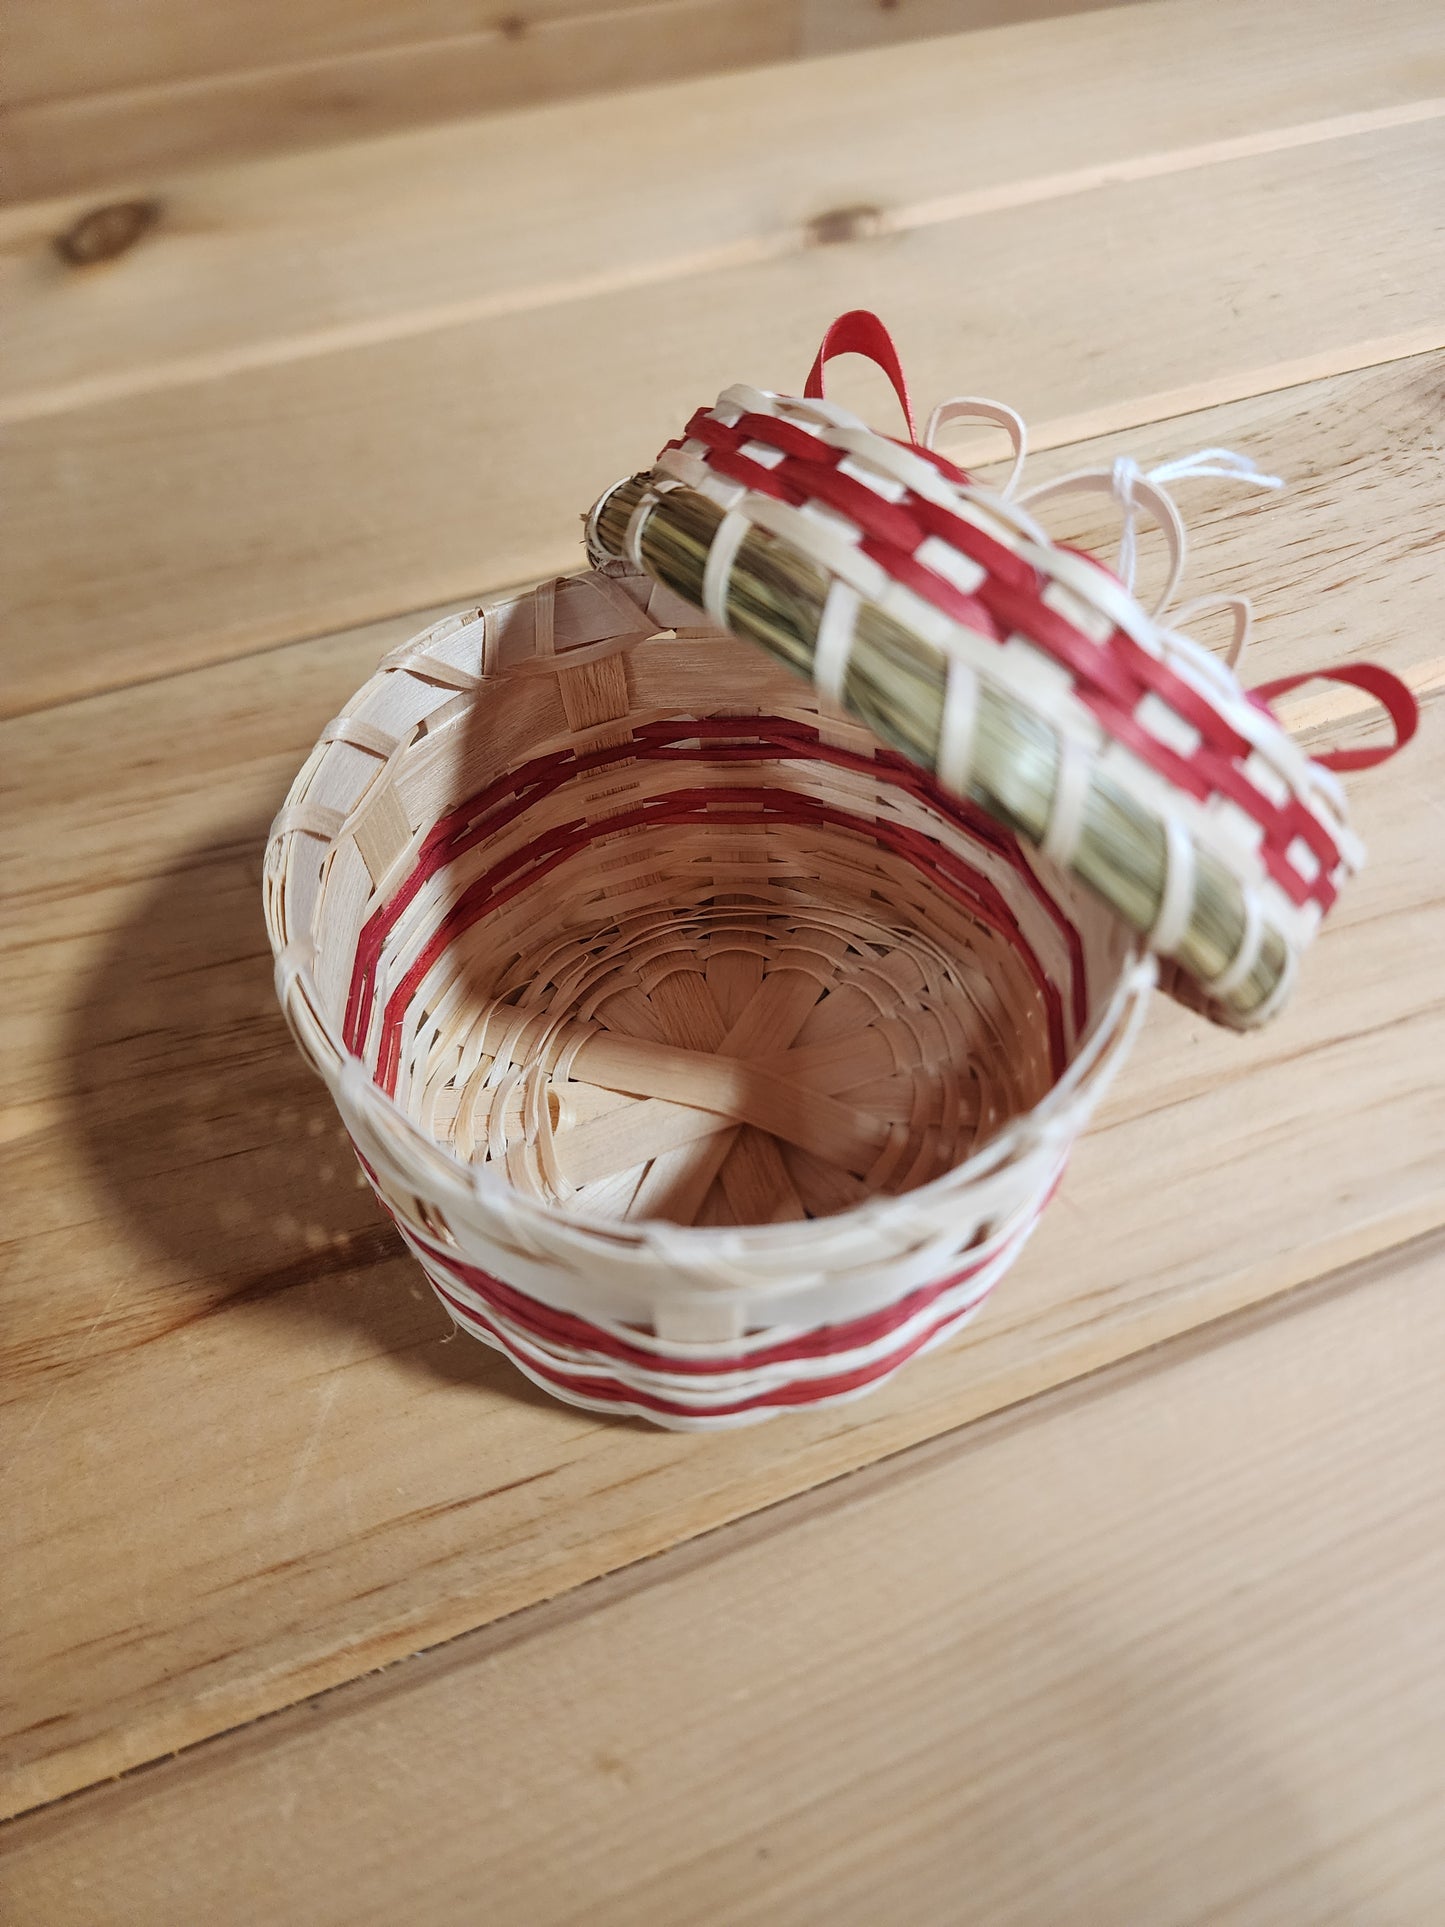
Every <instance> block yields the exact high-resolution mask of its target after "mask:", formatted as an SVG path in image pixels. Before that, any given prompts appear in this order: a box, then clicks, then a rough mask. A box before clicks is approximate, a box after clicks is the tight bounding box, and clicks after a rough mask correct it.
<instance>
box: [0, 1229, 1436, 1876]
mask: <svg viewBox="0 0 1445 1927" xmlns="http://www.w3.org/2000/svg"><path fill="white" fill-rule="evenodd" d="M1417 1267H1419V1268H1422V1269H1428V1268H1431V1267H1434V1268H1437V1269H1439V1268H1442V1267H1445V1228H1442V1227H1440V1226H1438V1225H1437V1226H1434V1227H1432V1228H1430V1229H1429V1230H1427V1231H1425V1232H1423V1233H1421V1234H1419V1235H1415V1236H1410V1237H1407V1238H1405V1239H1403V1240H1402V1241H1401V1242H1400V1243H1398V1244H1396V1245H1393V1246H1391V1247H1390V1248H1388V1249H1387V1250H1383V1251H1376V1252H1373V1253H1371V1254H1370V1255H1368V1256H1367V1257H1364V1258H1354V1259H1351V1260H1349V1261H1347V1262H1345V1263H1343V1264H1341V1265H1339V1266H1337V1267H1336V1268H1334V1269H1332V1270H1330V1271H1328V1272H1324V1273H1321V1274H1319V1275H1317V1276H1315V1277H1313V1278H1309V1279H1307V1280H1304V1281H1303V1282H1301V1283H1299V1284H1296V1285H1294V1286H1292V1287H1290V1288H1289V1289H1287V1290H1285V1291H1283V1292H1279V1293H1276V1294H1275V1295H1274V1296H1273V1297H1271V1298H1269V1299H1265V1300H1262V1301H1259V1302H1257V1303H1253V1304H1247V1305H1243V1306H1239V1307H1237V1308H1235V1309H1233V1310H1229V1311H1226V1312H1223V1313H1221V1314H1220V1315H1218V1316H1216V1317H1212V1318H1207V1319H1205V1320H1203V1321H1202V1322H1201V1323H1199V1324H1197V1325H1193V1326H1190V1327H1189V1328H1187V1329H1186V1330H1183V1331H1180V1332H1175V1333H1171V1334H1170V1335H1168V1336H1167V1337H1164V1338H1160V1339H1158V1340H1156V1341H1154V1342H1153V1343H1151V1344H1147V1345H1145V1346H1142V1347H1141V1348H1140V1349H1138V1350H1137V1351H1133V1352H1130V1353H1126V1354H1124V1355H1122V1356H1120V1357H1118V1358H1114V1359H1110V1360H1108V1361H1107V1362H1105V1363H1104V1364H1101V1365H1098V1366H1095V1367H1093V1368H1091V1369H1089V1370H1086V1371H1084V1372H1081V1373H1079V1374H1078V1375H1077V1376H1075V1377H1073V1378H1070V1379H1065V1380H1062V1381H1060V1382H1058V1383H1056V1384H1051V1385H1046V1386H1044V1387H1043V1388H1042V1389H1040V1390H1037V1391H1032V1392H1026V1393H1024V1394H1022V1395H1020V1396H1019V1397H1017V1398H1014V1399H1011V1400H1009V1401H1007V1402H1006V1403H1003V1404H1000V1405H998V1406H996V1407H994V1408H993V1409H991V1410H989V1411H987V1412H983V1413H981V1414H979V1415H978V1416H977V1417H974V1418H970V1419H965V1420H964V1421H963V1422H962V1423H961V1424H959V1425H956V1426H953V1427H950V1428H949V1429H947V1430H945V1431H940V1432H937V1433H934V1434H932V1435H931V1436H929V1437H926V1438H922V1439H919V1440H916V1441H914V1442H912V1443H908V1444H904V1445H900V1446H897V1447H895V1448H892V1449H890V1450H887V1451H885V1452H884V1453H883V1454H881V1455H880V1456H879V1457H877V1458H875V1459H873V1460H870V1461H869V1462H867V1463H865V1464H860V1465H857V1466H850V1467H844V1468H843V1469H841V1470H840V1471H838V1472H835V1473H832V1474H830V1475H828V1476H827V1477H825V1478H823V1479H822V1480H820V1481H819V1482H818V1483H817V1484H816V1485H814V1486H811V1487H808V1488H805V1489H804V1490H802V1491H799V1492H794V1493H788V1494H784V1495H783V1496H781V1497H779V1498H777V1499H773V1500H769V1501H766V1502H765V1503H763V1504H762V1505H760V1506H758V1507H757V1508H756V1509H755V1510H753V1511H751V1512H748V1513H745V1514H742V1515H740V1516H739V1517H737V1518H733V1519H725V1520H721V1521H719V1522H718V1523H717V1524H715V1525H712V1526H709V1527H706V1528H705V1529H704V1530H702V1531H700V1532H698V1533H696V1534H694V1535H692V1536H691V1537H689V1538H687V1539H685V1540H680V1541H678V1542H676V1543H675V1544H672V1545H669V1546H666V1547H663V1548H662V1549H660V1550H658V1551H655V1552H648V1553H644V1554H642V1555H641V1556H640V1557H638V1558H636V1559H634V1560H632V1561H631V1562H630V1563H628V1564H627V1565H625V1566H621V1567H617V1568H614V1569H612V1570H609V1571H606V1572H603V1573H599V1574H597V1575H596V1576H594V1577H591V1578H588V1579H584V1580H580V1581H578V1582H577V1583H575V1584H573V1585H571V1586H569V1587H566V1588H564V1589H563V1590H562V1591H560V1592H558V1593H557V1594H556V1595H554V1596H552V1597H549V1598H546V1599H543V1600H539V1601H537V1602H536V1603H534V1604H529V1605H525V1606H521V1607H518V1608H516V1609H515V1610H513V1611H511V1612H507V1613H503V1614H500V1615H499V1616H498V1617H497V1618H495V1619H492V1620H489V1621H488V1622H487V1623H485V1624H484V1625H480V1626H475V1627H472V1628H469V1629H468V1630H466V1631H464V1632H459V1633H457V1634H454V1635H453V1636H451V1637H449V1638H445V1639H441V1640H438V1641H436V1642H435V1643H433V1644H428V1645H424V1646H420V1647H418V1648H416V1650H414V1651H413V1652H410V1653H399V1654H397V1655H396V1656H395V1657H394V1658H391V1659H388V1660H385V1661H383V1662H382V1663H380V1664H379V1665H377V1666H375V1667H373V1668H371V1669H370V1670H369V1671H367V1672H365V1673H363V1674H359V1675H357V1676H355V1677H352V1678H349V1679H345V1680H343V1681H341V1682H340V1683H339V1684H337V1685H334V1686H328V1687H324V1688H322V1689H320V1690H319V1691H316V1692H312V1693H306V1694H299V1695H298V1696H297V1697H296V1698H295V1699H293V1700H291V1701H289V1702H287V1703H286V1704H284V1705H280V1706H276V1707H274V1708H270V1709H268V1710H267V1711H265V1712H262V1713H259V1714H257V1715H256V1716H255V1717H254V1718H252V1719H247V1720H243V1721H240V1722H238V1723H237V1724H236V1725H234V1726H229V1727H225V1728H222V1729H219V1730H217V1731H216V1732H213V1733H208V1734H206V1735H204V1736H203V1737H201V1738H198V1739H196V1740H193V1741H190V1742H189V1743H187V1744H185V1745H182V1746H179V1747H177V1748H176V1749H175V1750H174V1751H173V1752H171V1753H169V1754H167V1755H165V1756H163V1757H158V1758H154V1759H148V1760H144V1761H141V1762H139V1763H138V1764H136V1765H134V1766H130V1767H127V1768H124V1769H123V1770H121V1771H119V1772H117V1773H114V1774H110V1775H107V1776H105V1777H104V1778H102V1779H98V1780H95V1781H91V1782H89V1783H87V1784H85V1785H80V1786H76V1787H74V1788H72V1789H70V1790H68V1791H67V1792H65V1793H63V1794H61V1795H58V1796H57V1797H56V1798H54V1799H51V1800H46V1801H43V1802H40V1803H38V1804H37V1805H34V1806H29V1807H23V1808H20V1809H17V1810H16V1811H14V1812H12V1813H9V1814H6V1815H5V1816H4V1817H3V1818H0V1859H3V1858H4V1857H5V1853H6V1848H7V1845H8V1843H9V1842H10V1841H11V1840H13V1839H14V1838H15V1836H16V1832H20V1833H23V1834H25V1835H26V1836H27V1837H31V1838H33V1837H35V1836H34V1835H32V1834H30V1831H29V1830H30V1829H31V1828H40V1827H43V1826H44V1825H45V1824H46V1822H47V1821H48V1820H52V1819H53V1821H54V1822H55V1823H57V1824H58V1826H59V1827H60V1828H64V1827H65V1825H66V1824H67V1811H68V1810H74V1809H76V1808H77V1807H83V1804H84V1802H85V1801H86V1800H87V1798H88V1797H89V1796H90V1795H92V1794H94V1793H95V1792H96V1791H97V1790H100V1789H104V1790H105V1792H106V1793H107V1794H109V1793H111V1791H112V1790H113V1791H114V1793H115V1794H117V1795H119V1796H121V1797H123V1798H124V1797H127V1796H130V1797H133V1798H136V1799H143V1798H144V1797H145V1793H146V1791H147V1786H148V1783H152V1782H154V1780H155V1778H156V1777H157V1776H158V1775H164V1774H169V1773H170V1772H171V1771H172V1769H173V1768H175V1767H179V1768H181V1769H182V1770H184V1768H185V1767H186V1764H187V1762H188V1761H192V1760H197V1761H198V1760H200V1759H201V1758H204V1757H206V1756H208V1755H214V1754H216V1753H219V1752H223V1751H224V1752H229V1753H234V1752H235V1751H237V1750H240V1749H246V1750H250V1751H254V1750H256V1749H262V1750H264V1749H265V1748H267V1747H268V1746H270V1745H272V1744H274V1743H275V1742H276V1741H278V1740H280V1739H282V1738H283V1737H284V1736H285V1735H286V1734H288V1733H289V1732H292V1731H295V1730H297V1729H298V1728H301V1729H304V1728H306V1727H309V1726H310V1724H311V1722H312V1720H313V1719H314V1718H315V1717H316V1716H317V1715H321V1716H323V1717H327V1718H335V1717H338V1716H345V1715H347V1714H350V1713H353V1712H355V1711H358V1710H360V1709H362V1708H365V1707H368V1706H372V1705H375V1704H376V1703H377V1702H378V1701H382V1700H386V1699H389V1698H392V1697H395V1696H397V1695H405V1694H407V1693H410V1692H412V1691H413V1690H415V1689H416V1688H417V1687H418V1686H420V1685H422V1684H424V1683H425V1682H426V1681H427V1680H429V1679H436V1678H438V1677H442V1676H445V1675H446V1674H447V1673H449V1672H451V1671H454V1670H455V1669H456V1668H457V1667H459V1666H463V1667H465V1666H472V1665H475V1664H477V1663H479V1662H485V1661H487V1660H489V1659H492V1658H494V1657H496V1656H497V1655H499V1654H502V1653H505V1652H508V1651H511V1650H514V1649H516V1648H517V1647H519V1646H522V1645H524V1644H526V1643H528V1642H529V1641H532V1640H536V1639H542V1638H546V1637H547V1636H549V1635H551V1634H553V1633H556V1632H557V1631H559V1630H561V1629H562V1628H564V1627H567V1626H569V1625H573V1624H575V1623H576V1622H578V1621H579V1620H582V1619H584V1618H586V1617H588V1616H589V1615H591V1614H594V1613H596V1612H599V1611H602V1610H605V1609H606V1608H608V1607H611V1606H615V1605H617V1604H619V1603H621V1602H623V1601H626V1600H629V1599H633V1598H635V1597H637V1596H638V1595H640V1594H643V1593H646V1592H649V1591H651V1590H654V1589H655V1588H656V1587H658V1586H659V1585H662V1584H666V1583H667V1582H668V1581H670V1580H673V1579H676V1578H679V1577H681V1576H683V1575H687V1574H694V1573H698V1572H702V1571H706V1570H707V1569H708V1568H709V1567H711V1566H715V1565H717V1564H718V1563H719V1562H721V1561H723V1560H725V1559H727V1558H729V1557H731V1556H733V1555H734V1554H736V1553H737V1552H740V1551H743V1550H746V1549H750V1548H753V1547H757V1546H762V1545H766V1544H767V1543H768V1542H769V1541H772V1540H775V1539H778V1538H779V1537H780V1536H782V1535H784V1534H789V1533H793V1532H795V1531H796V1530H797V1529H798V1528H799V1527H800V1526H802V1525H803V1524H804V1523H805V1522H811V1521H817V1520H820V1519H826V1518H828V1517H829V1516H830V1515H833V1514H836V1513H838V1512H839V1511H840V1510H843V1509H846V1508H849V1507H852V1506H855V1505H856V1504H858V1503H859V1502H860V1501H863V1500H866V1499H869V1498H871V1497H873V1496H875V1495H877V1494H880V1493H887V1492H888V1491H889V1490H890V1489H891V1488H896V1487H899V1486H902V1485H905V1484H907V1483H908V1482H909V1481H911V1480H913V1479H915V1478H917V1476H918V1475H919V1474H920V1473H925V1472H928V1471H930V1470H931V1469H933V1468H936V1467H939V1466H943V1465H945V1464H947V1463H949V1462H951V1461H954V1460H956V1459H958V1458H959V1457H960V1456H962V1455H964V1454H969V1453H973V1452H976V1451H979V1450H981V1449H984V1448H986V1447H987V1446H988V1445H989V1444H990V1443H991V1442H993V1441H995V1440H998V1439H1001V1438H1005V1437H1007V1436H1009V1435H1010V1434H1012V1433H1015V1432H1017V1431H1019V1430H1020V1429H1022V1428H1025V1427H1028V1426H1035V1425H1044V1424H1047V1423H1049V1422H1050V1421H1053V1420H1057V1419H1060V1418H1063V1417H1066V1416H1068V1415H1070V1414H1072V1413H1075V1412H1078V1411H1081V1410H1083V1409H1086V1408H1088V1407H1090V1406H1094V1405H1097V1404H1099V1403H1100V1402H1102V1401H1104V1400H1107V1399H1109V1398H1111V1397H1112V1396H1113V1395H1115V1394H1116V1393H1117V1392H1119V1391H1121V1390H1122V1389H1124V1388H1126V1387H1129V1386H1134V1385H1138V1384H1139V1383H1140V1382H1141V1381H1144V1380H1147V1379H1150V1378H1155V1377H1158V1376H1161V1375H1164V1374H1167V1373H1170V1372H1173V1371H1176V1370H1178V1369H1179V1367H1180V1366H1182V1365H1185V1364H1187V1363H1189V1362H1190V1361H1192V1360H1194V1359H1198V1358H1202V1357H1205V1356H1207V1355H1209V1354H1210V1353H1214V1352H1218V1351H1221V1350H1224V1349H1227V1348H1230V1347H1234V1346H1238V1345H1241V1344H1244V1343H1246V1342H1247V1341H1249V1340H1250V1339H1251V1338H1253V1337H1254V1336H1256V1335H1257V1334H1259V1333H1262V1332H1267V1331H1270V1330H1273V1329H1275V1328H1277V1327H1278V1326H1280V1325H1282V1324H1286V1323H1288V1322H1290V1321H1291V1320H1294V1319H1296V1318H1299V1317H1301V1316H1308V1314H1310V1313H1311V1312H1313V1311H1317V1310H1319V1309H1321V1308H1322V1307H1324V1306H1327V1305H1330V1304H1332V1303H1334V1302H1336V1301H1338V1300H1340V1299H1343V1298H1346V1297H1348V1296H1349V1295H1351V1294H1352V1293H1355V1292H1364V1291H1369V1290H1372V1289H1378V1288H1379V1287H1380V1286H1382V1285H1385V1284H1388V1282H1389V1281H1390V1279H1391V1278H1393V1277H1395V1276H1402V1275H1404V1274H1406V1273H1408V1272H1409V1271H1411V1270H1413V1269H1415V1268H1417ZM41 1837H43V1836H41Z"/></svg>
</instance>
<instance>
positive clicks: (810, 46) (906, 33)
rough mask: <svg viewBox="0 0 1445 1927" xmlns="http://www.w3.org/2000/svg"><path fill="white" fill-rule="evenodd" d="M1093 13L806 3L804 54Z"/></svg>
mask: <svg viewBox="0 0 1445 1927" xmlns="http://www.w3.org/2000/svg"><path fill="white" fill-rule="evenodd" d="M1115 3H1116V5H1118V4H1129V0H1115ZM1090 11H1092V0H802V21H801V31H800V34H799V40H800V51H801V52H803V53H805V54H828V53H837V52H839V51H841V50H842V49H843V48H848V49H854V48H860V47H874V46H880V45H881V46H887V45H888V44H889V43H890V42H892V41H900V40H902V41H907V40H923V39H927V38H930V37H932V36H935V35H942V34H956V33H965V32H972V31H973V30H974V29H975V28H978V27H1004V26H1009V27H1016V26H1020V25H1022V24H1023V23H1024V22H1026V21H1031V20H1049V21H1052V20H1053V19H1055V18H1056V17H1057V16H1059V15H1061V14H1071V13H1087V12H1090Z"/></svg>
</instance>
